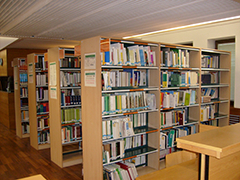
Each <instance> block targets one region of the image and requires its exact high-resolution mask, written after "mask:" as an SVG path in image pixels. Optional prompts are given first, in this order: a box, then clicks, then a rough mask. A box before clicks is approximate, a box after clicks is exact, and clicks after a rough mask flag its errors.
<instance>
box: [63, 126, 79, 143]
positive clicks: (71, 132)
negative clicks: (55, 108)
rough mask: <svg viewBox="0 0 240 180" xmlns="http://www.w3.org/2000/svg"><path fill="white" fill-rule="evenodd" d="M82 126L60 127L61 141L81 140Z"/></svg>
mask: <svg viewBox="0 0 240 180" xmlns="http://www.w3.org/2000/svg"><path fill="white" fill-rule="evenodd" d="M81 138H82V126H81V125H75V126H64V127H62V143H66V142H72V141H77V140H81Z"/></svg>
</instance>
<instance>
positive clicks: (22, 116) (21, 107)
mask: <svg viewBox="0 0 240 180" xmlns="http://www.w3.org/2000/svg"><path fill="white" fill-rule="evenodd" d="M13 68H14V70H13V71H14V102H15V122H16V135H17V136H18V137H20V138H25V137H29V136H30V135H29V132H30V128H29V113H28V84H27V83H28V76H27V60H26V58H15V59H14V60H13Z"/></svg>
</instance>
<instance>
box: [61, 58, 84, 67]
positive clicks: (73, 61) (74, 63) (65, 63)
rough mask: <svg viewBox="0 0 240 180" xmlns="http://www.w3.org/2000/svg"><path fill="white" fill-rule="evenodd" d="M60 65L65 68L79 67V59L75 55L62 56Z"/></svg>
mask: <svg viewBox="0 0 240 180" xmlns="http://www.w3.org/2000/svg"><path fill="white" fill-rule="evenodd" d="M59 62H60V67H65V68H79V67H80V64H79V60H78V58H77V57H69V58H63V59H60V61H59Z"/></svg>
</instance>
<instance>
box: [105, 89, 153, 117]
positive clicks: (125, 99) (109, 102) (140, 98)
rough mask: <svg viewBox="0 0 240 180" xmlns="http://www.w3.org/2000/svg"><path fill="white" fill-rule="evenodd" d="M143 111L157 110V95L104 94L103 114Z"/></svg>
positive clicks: (135, 93) (142, 92) (141, 93)
mask: <svg viewBox="0 0 240 180" xmlns="http://www.w3.org/2000/svg"><path fill="white" fill-rule="evenodd" d="M143 109H156V97H155V94H150V93H146V92H144V91H140V92H129V93H115V94H112V95H110V94H104V95H103V96H102V114H103V115H105V114H115V113H121V112H130V111H137V110H143Z"/></svg>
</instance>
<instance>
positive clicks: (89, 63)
mask: <svg viewBox="0 0 240 180" xmlns="http://www.w3.org/2000/svg"><path fill="white" fill-rule="evenodd" d="M84 68H85V69H96V54H95V53H91V54H85V56H84Z"/></svg>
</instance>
